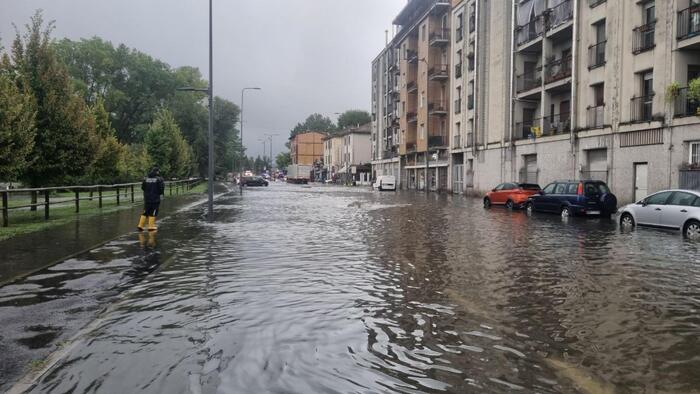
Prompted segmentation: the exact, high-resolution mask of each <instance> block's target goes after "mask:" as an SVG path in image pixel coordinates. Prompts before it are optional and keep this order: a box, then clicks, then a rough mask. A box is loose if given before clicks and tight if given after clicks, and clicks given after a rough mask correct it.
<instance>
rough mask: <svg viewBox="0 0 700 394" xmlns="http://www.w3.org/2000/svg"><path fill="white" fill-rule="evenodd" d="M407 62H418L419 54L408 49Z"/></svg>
mask: <svg viewBox="0 0 700 394" xmlns="http://www.w3.org/2000/svg"><path fill="white" fill-rule="evenodd" d="M406 61H408V62H409V63H416V62H418V52H417V51H414V50H412V49H406Z"/></svg>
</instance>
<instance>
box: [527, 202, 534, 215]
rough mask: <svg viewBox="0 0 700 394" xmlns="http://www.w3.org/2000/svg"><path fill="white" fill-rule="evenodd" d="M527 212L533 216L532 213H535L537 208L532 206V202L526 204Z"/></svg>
mask: <svg viewBox="0 0 700 394" xmlns="http://www.w3.org/2000/svg"><path fill="white" fill-rule="evenodd" d="M525 212H527V214H528V215H532V213H533V212H535V207H534V206H533V205H532V202H530V201H528V202H527V203H526V204H525Z"/></svg>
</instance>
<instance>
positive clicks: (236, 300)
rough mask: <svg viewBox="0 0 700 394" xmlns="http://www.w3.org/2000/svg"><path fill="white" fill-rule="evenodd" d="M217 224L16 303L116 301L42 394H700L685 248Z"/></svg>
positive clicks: (439, 209)
mask: <svg viewBox="0 0 700 394" xmlns="http://www.w3.org/2000/svg"><path fill="white" fill-rule="evenodd" d="M204 209H205V207H204V206H197V207H196V208H193V209H191V210H189V211H186V212H183V213H180V214H178V215H175V216H172V217H170V218H169V219H168V220H166V221H164V222H163V223H162V225H161V227H160V231H159V233H158V234H157V238H155V237H153V238H151V239H149V238H148V237H147V236H146V237H144V238H145V239H141V240H140V239H139V237H138V235H137V234H135V233H133V234H130V235H128V236H125V237H122V238H119V239H118V240H116V241H112V242H110V243H108V244H107V245H105V246H103V247H101V248H99V249H98V250H95V251H93V252H91V253H88V254H85V255H81V256H79V257H77V258H75V259H71V260H69V261H67V262H65V263H62V264H59V265H57V266H55V267H52V268H50V269H48V270H45V271H42V272H39V273H37V274H35V275H34V277H29V278H27V279H26V280H25V281H23V282H20V283H16V284H13V285H11V286H8V287H5V288H3V289H2V292H0V300H1V301H2V302H1V303H0V316H1V317H0V319H1V320H2V322H3V323H5V322H8V321H15V320H13V318H10V317H8V316H12V314H13V313H14V314H15V315H18V314H19V312H20V311H23V312H22V313H23V316H25V317H24V319H25V320H31V316H29V317H27V316H26V314H27V312H26V311H27V309H21V310H20V306H22V307H25V308H31V307H32V306H31V305H29V304H32V305H37V304H41V303H43V302H56V301H51V300H53V299H54V298H52V297H48V296H46V297H43V298H41V297H38V298H37V297H34V298H32V297H30V296H29V295H28V294H29V293H30V292H36V293H38V294H57V293H61V294H62V296H64V298H63V299H65V297H68V296H71V295H74V296H75V298H76V300H81V301H76V303H78V304H80V305H83V304H88V306H87V307H84V308H78V309H80V311H81V312H76V313H82V312H84V309H85V308H87V309H90V310H95V309H96V308H97V306H96V305H95V304H100V303H98V302H88V301H85V299H87V298H88V296H87V295H86V291H85V290H84V289H85V288H87V287H88V285H89V287H90V289H91V292H93V293H96V292H99V294H97V295H94V297H95V298H98V299H108V302H103V303H101V304H100V305H102V306H106V307H107V309H106V310H105V311H104V312H102V313H100V314H99V315H98V316H97V320H95V321H93V323H92V324H91V325H90V326H89V328H88V329H86V330H85V331H84V334H83V335H81V337H80V339H79V340H78V341H77V342H76V343H75V344H74V345H73V346H70V347H69V348H68V349H67V350H66V352H67V353H66V356H65V358H64V359H63V360H62V361H61V362H59V363H58V364H57V365H56V366H55V367H54V368H53V369H52V370H51V371H50V373H48V374H47V375H45V376H44V377H43V378H42V379H41V380H40V382H39V383H38V385H37V386H36V387H35V388H34V390H33V392H37V393H49V392H51V393H64V392H76V393H83V392H106V393H135V392H153V393H211V392H222V393H264V392H275V393H316V392H318V393H377V392H386V393H392V392H397V393H415V392H454V393H464V392H475V393H502V392H540V393H569V392H581V393H589V392H590V393H612V392H619V393H640V392H673V393H676V392H697V391H699V390H700V373H698V371H700V339H699V338H700V335H699V334H700V314H699V309H700V287H699V284H700V253H699V250H700V243H697V242H687V241H684V240H683V239H682V238H681V236H680V235H679V234H677V233H668V232H661V231H654V230H644V229H641V230H638V231H632V232H620V230H619V229H618V227H617V225H616V224H615V223H614V221H610V220H599V219H589V220H585V219H579V218H573V219H569V220H568V221H566V222H563V221H562V219H561V218H560V217H559V216H557V215H545V214H541V215H534V216H532V217H528V216H527V215H526V214H525V213H523V212H518V211H516V212H509V211H506V210H504V209H499V208H494V209H491V210H485V209H484V208H483V207H482V205H481V201H480V200H478V199H471V198H465V197H462V196H451V195H437V194H433V193H431V194H428V195H426V194H421V193H410V192H398V193H391V192H389V193H377V192H372V191H369V190H367V189H361V188H352V189H349V188H339V187H321V186H313V187H308V188H307V187H301V186H293V185H284V184H272V185H270V187H267V188H254V189H253V188H250V189H248V190H246V191H245V192H244V194H243V196H240V195H238V194H229V195H225V196H223V197H221V198H219V199H218V200H217V206H216V220H215V222H214V223H207V222H206V221H205V220H204V219H203V216H202V215H203V212H204ZM79 269H83V270H87V271H88V272H90V274H89V275H88V274H85V273H83V274H82V276H81V278H76V277H74V276H73V275H71V274H70V272H74V270H79ZM96 289H98V290H96ZM100 289H101V290H100ZM32 294H33V293H32ZM28 299H30V300H31V301H27V300H28ZM20 304H21V305H20ZM42 319H44V318H43V317H42ZM50 319H52V317H51V316H50V315H48V316H46V317H45V323H44V326H51V323H50ZM69 320H70V319H69ZM16 324H24V327H25V328H26V327H30V326H37V324H36V323H33V322H31V321H23V322H21V323H16ZM66 325H70V323H68V324H66ZM44 326H42V327H44ZM40 328H41V327H40ZM44 328H45V327H44ZM59 331H61V329H60V328H58V329H53V330H44V331H42V333H45V332H49V334H47V335H49V337H46V338H45V341H44V342H41V341H40V340H36V341H28V342H27V345H26V346H27V347H28V346H39V347H42V346H49V345H51V346H53V345H55V342H56V341H57V340H58V339H57V338H59V337H60V335H57V334H56V335H55V333H56V332H59ZM66 339H67V338H62V340H66ZM21 345H22V344H20V345H17V346H20V347H21ZM3 357H6V356H3Z"/></svg>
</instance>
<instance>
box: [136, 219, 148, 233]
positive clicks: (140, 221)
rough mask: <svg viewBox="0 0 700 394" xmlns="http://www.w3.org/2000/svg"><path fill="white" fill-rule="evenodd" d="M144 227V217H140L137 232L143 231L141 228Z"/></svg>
mask: <svg viewBox="0 0 700 394" xmlns="http://www.w3.org/2000/svg"><path fill="white" fill-rule="evenodd" d="M145 225H146V215H141V218H140V219H139V224H138V225H137V226H136V228H137V229H139V231H143V226H145Z"/></svg>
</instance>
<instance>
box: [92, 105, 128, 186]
mask: <svg viewBox="0 0 700 394" xmlns="http://www.w3.org/2000/svg"><path fill="white" fill-rule="evenodd" d="M92 110H93V116H94V118H95V132H96V133H97V137H98V145H97V150H96V152H95V161H94V163H93V164H92V165H91V166H90V168H89V171H88V180H89V182H90V183H92V184H96V183H114V182H117V181H119V180H126V178H127V172H128V170H127V164H126V160H127V150H126V147H125V146H124V145H122V144H121V143H120V142H119V141H118V140H117V137H116V136H115V134H114V129H113V128H112V126H111V124H110V122H109V114H108V113H107V111H106V110H105V107H104V102H103V100H102V99H98V100H97V102H96V103H95V105H94V106H93V108H92Z"/></svg>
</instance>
